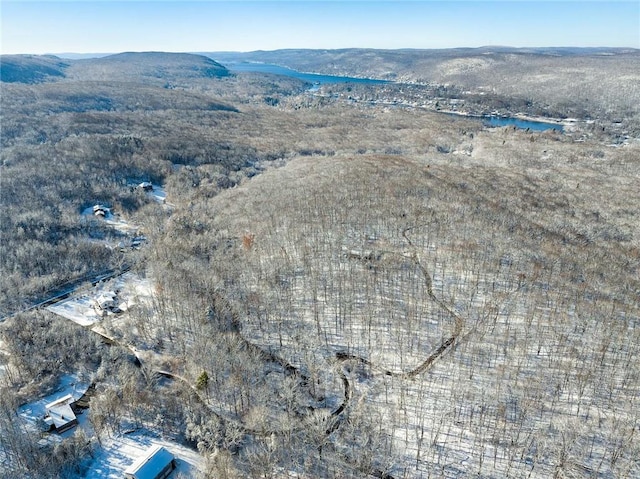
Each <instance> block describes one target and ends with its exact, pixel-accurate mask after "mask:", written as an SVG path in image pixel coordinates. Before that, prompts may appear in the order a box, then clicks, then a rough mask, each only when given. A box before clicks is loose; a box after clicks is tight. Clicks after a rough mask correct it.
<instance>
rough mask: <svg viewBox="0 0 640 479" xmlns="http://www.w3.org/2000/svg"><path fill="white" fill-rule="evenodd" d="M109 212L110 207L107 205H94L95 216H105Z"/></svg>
mask: <svg viewBox="0 0 640 479" xmlns="http://www.w3.org/2000/svg"><path fill="white" fill-rule="evenodd" d="M108 212H109V208H107V207H106V206H102V205H94V207H93V214H94V215H95V216H101V217H102V218H104V217H105V216H107V213H108Z"/></svg>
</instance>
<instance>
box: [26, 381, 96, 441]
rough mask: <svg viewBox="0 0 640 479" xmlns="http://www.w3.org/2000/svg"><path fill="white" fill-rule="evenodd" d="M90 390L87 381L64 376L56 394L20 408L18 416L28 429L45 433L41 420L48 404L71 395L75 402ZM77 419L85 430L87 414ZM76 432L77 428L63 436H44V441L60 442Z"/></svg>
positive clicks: (54, 434)
mask: <svg viewBox="0 0 640 479" xmlns="http://www.w3.org/2000/svg"><path fill="white" fill-rule="evenodd" d="M88 388H89V384H88V383H87V382H86V381H83V380H81V379H79V378H78V377H77V376H75V375H72V374H67V375H64V376H62V378H60V381H59V383H58V387H57V388H56V392H54V393H52V394H50V395H48V396H45V397H42V398H39V399H37V400H35V401H32V402H30V403H27V404H24V405H23V406H20V407H19V408H18V415H19V416H20V417H21V418H22V419H23V420H24V422H25V424H26V425H27V427H28V428H30V429H31V430H33V431H39V432H43V431H42V430H41V420H42V419H43V418H44V417H45V415H46V409H45V406H46V405H47V404H49V403H52V402H53V401H55V400H57V399H60V398H62V397H64V396H66V395H68V394H71V395H72V396H73V399H74V400H77V399H80V397H81V396H82V395H83V394H84V393H85V392H86V391H87V389H88ZM77 418H78V423H79V426H80V427H83V428H84V427H86V426H87V423H88V421H87V414H80V415H78V416H77ZM74 431H75V428H71V429H69V430H68V431H65V432H63V433H62V434H56V433H46V434H44V435H43V440H45V441H60V440H61V439H63V438H66V437H69V436H70V435H72V434H73V433H74Z"/></svg>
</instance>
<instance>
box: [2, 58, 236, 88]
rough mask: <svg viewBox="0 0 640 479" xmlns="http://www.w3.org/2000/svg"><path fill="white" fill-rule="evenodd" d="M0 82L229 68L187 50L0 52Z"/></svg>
mask: <svg viewBox="0 0 640 479" xmlns="http://www.w3.org/2000/svg"><path fill="white" fill-rule="evenodd" d="M0 71H1V73H2V76H1V81H3V82H20V83H39V82H43V81H52V80H59V79H62V78H64V77H70V78H73V79H76V80H86V81H102V80H105V79H109V80H112V81H130V80H132V79H135V80H139V79H141V78H145V79H148V80H159V81H175V80H179V79H193V78H219V77H224V76H227V75H229V71H228V70H227V69H226V68H225V67H224V66H222V65H221V64H219V63H218V62H216V61H214V60H213V59H211V58H208V57H205V56H202V55H195V54H191V53H165V52H140V53H137V52H135V53H134V52H125V53H118V54H115V55H108V56H104V57H99V58H88V59H77V60H73V59H64V60H63V59H61V58H58V57H56V56H53V55H2V56H0Z"/></svg>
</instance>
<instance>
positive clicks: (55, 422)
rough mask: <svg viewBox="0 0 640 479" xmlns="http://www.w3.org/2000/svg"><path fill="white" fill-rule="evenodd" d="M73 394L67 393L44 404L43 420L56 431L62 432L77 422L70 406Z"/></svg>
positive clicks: (72, 401) (72, 402)
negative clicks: (45, 412)
mask: <svg viewBox="0 0 640 479" xmlns="http://www.w3.org/2000/svg"><path fill="white" fill-rule="evenodd" d="M74 402H75V401H74V400H73V396H72V395H71V394H67V395H66V396H63V397H61V398H60V399H57V400H55V401H53V402H52V403H49V404H47V405H46V406H45V410H46V411H47V415H46V416H45V417H44V422H45V423H46V424H48V425H49V427H51V426H53V427H54V429H55V431H56V432H57V433H62V432H64V431H66V430H68V429H71V428H72V427H74V426H75V425H77V424H78V418H77V417H76V415H75V413H74V412H73V409H71V406H72V405H73V404H74Z"/></svg>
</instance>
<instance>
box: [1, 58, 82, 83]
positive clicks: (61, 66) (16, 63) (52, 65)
mask: <svg viewBox="0 0 640 479" xmlns="http://www.w3.org/2000/svg"><path fill="white" fill-rule="evenodd" d="M69 64H70V62H68V61H66V60H62V59H61V58H58V57H56V56H53V55H0V81H3V82H7V83H9V82H10V83H14V82H19V83H40V82H42V81H47V80H48V79H51V78H60V77H64V76H65V70H66V69H67V67H68V66H69Z"/></svg>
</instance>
